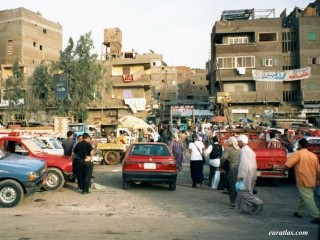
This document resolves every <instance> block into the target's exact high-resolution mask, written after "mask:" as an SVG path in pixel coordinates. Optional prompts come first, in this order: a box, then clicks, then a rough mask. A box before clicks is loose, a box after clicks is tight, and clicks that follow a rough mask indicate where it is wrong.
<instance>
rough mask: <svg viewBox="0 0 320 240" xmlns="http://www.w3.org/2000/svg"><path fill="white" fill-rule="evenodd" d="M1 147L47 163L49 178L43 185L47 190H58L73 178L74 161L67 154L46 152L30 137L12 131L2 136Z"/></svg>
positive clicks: (0, 139)
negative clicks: (59, 154)
mask: <svg viewBox="0 0 320 240" xmlns="http://www.w3.org/2000/svg"><path fill="white" fill-rule="evenodd" d="M0 148H2V149H4V150H5V151H7V152H10V153H16V154H20V155H25V156H29V157H34V158H38V159H42V160H44V161H45V162H46V163H47V167H48V168H47V178H46V182H45V184H44V185H43V187H44V188H45V189H46V190H58V189H60V188H62V187H63V185H64V184H65V182H66V181H68V180H70V179H71V178H72V162H71V161H70V160H69V157H67V156H57V155H52V154H48V153H45V152H44V151H43V149H41V147H39V145H38V144H37V143H36V142H35V141H34V140H33V139H32V138H30V137H24V136H19V134H17V133H11V134H9V136H4V137H1V138H0Z"/></svg>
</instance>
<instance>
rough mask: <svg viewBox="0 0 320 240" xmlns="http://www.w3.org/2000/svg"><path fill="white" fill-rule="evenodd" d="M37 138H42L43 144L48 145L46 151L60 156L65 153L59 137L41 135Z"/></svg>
mask: <svg viewBox="0 0 320 240" xmlns="http://www.w3.org/2000/svg"><path fill="white" fill-rule="evenodd" d="M37 138H38V139H40V140H41V141H42V142H43V144H44V145H45V146H46V148H45V149H43V150H44V151H45V152H46V153H50V154H54V155H59V156H62V155H63V154H64V151H63V147H62V145H61V143H60V142H59V140H58V139H57V138H55V137H46V136H40V137H37Z"/></svg>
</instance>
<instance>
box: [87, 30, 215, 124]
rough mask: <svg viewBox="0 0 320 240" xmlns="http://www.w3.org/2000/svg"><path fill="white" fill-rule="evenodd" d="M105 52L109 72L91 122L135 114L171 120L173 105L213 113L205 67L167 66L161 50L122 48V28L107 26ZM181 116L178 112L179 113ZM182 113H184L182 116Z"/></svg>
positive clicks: (105, 62)
mask: <svg viewBox="0 0 320 240" xmlns="http://www.w3.org/2000/svg"><path fill="white" fill-rule="evenodd" d="M103 44H104V46H105V50H104V52H103V54H102V56H103V59H102V61H103V62H104V65H105V67H106V70H107V73H106V76H105V81H104V82H105V86H104V87H103V89H102V93H101V95H102V100H101V101H99V102H94V103H93V104H92V107H90V109H89V119H88V121H89V122H103V123H105V122H107V123H108V122H114V121H116V119H117V118H120V117H122V116H124V115H134V116H137V117H140V118H142V119H149V120H152V121H153V122H154V123H158V122H164V121H167V122H168V121H169V120H170V118H172V114H171V108H172V107H174V108H175V109H177V107H190V106H192V107H194V108H195V109H196V110H197V111H198V110H199V111H200V110H204V109H206V111H202V112H196V114H197V116H199V117H201V116H203V117H204V116H208V115H209V116H211V115H212V112H210V111H209V106H208V101H207V100H208V90H207V88H206V85H207V83H208V82H207V81H206V75H207V71H206V70H201V69H190V68H189V67H175V66H167V64H166V63H165V62H164V61H163V56H162V55H161V54H156V53H154V51H153V50H150V52H149V53H144V54H139V53H137V52H135V51H134V50H132V51H123V50H122V32H121V30H120V29H119V28H107V29H105V30H104V43H103ZM177 117H178V116H177ZM179 117H181V116H179Z"/></svg>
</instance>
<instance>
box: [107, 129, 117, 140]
mask: <svg viewBox="0 0 320 240" xmlns="http://www.w3.org/2000/svg"><path fill="white" fill-rule="evenodd" d="M107 142H108V143H117V138H116V133H115V132H114V131H110V132H109V135H108V137H107Z"/></svg>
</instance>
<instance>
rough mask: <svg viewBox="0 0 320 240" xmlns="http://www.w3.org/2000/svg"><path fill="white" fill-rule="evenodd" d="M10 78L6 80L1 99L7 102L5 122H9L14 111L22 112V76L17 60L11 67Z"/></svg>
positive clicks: (23, 95)
mask: <svg viewBox="0 0 320 240" xmlns="http://www.w3.org/2000/svg"><path fill="white" fill-rule="evenodd" d="M11 71H12V76H10V77H8V78H7V79H6V81H5V82H6V86H5V92H4V96H3V99H4V100H7V106H6V112H7V118H8V119H7V120H8V121H10V120H11V116H12V113H13V112H14V111H16V112H18V113H22V112H24V111H23V110H24V109H23V108H24V102H25V99H24V98H25V89H24V74H23V69H22V68H20V64H19V60H18V59H17V60H16V61H15V62H14V63H13V65H12V69H11Z"/></svg>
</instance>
